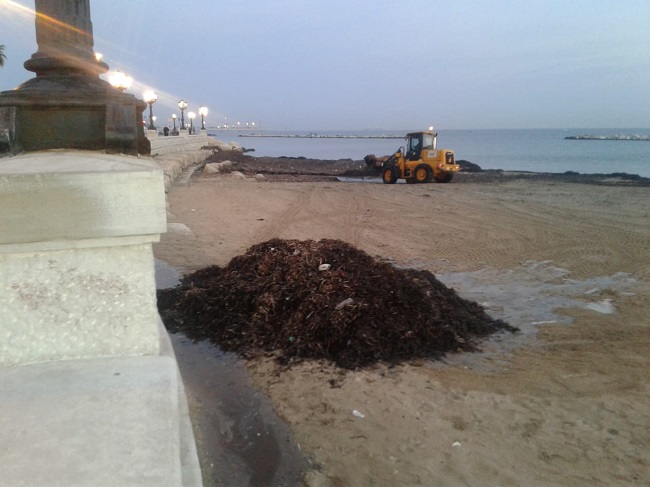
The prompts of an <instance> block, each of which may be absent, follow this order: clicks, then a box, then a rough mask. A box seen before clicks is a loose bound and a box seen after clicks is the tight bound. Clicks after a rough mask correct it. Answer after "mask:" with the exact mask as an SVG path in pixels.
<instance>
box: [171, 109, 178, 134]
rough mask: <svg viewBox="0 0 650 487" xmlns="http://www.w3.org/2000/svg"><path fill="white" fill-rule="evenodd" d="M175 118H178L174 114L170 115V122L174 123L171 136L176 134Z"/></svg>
mask: <svg viewBox="0 0 650 487" xmlns="http://www.w3.org/2000/svg"><path fill="white" fill-rule="evenodd" d="M177 118H178V117H177V116H176V114H175V113H172V122H174V128H173V129H172V135H174V134H177V133H178V132H176V119H177Z"/></svg>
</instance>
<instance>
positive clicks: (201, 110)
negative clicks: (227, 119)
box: [199, 107, 208, 130]
mask: <svg viewBox="0 0 650 487" xmlns="http://www.w3.org/2000/svg"><path fill="white" fill-rule="evenodd" d="M199 115H201V130H205V117H207V116H208V107H201V108H199Z"/></svg>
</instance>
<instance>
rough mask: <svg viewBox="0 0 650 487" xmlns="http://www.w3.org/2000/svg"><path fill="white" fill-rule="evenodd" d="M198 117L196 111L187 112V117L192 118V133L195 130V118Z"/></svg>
mask: <svg viewBox="0 0 650 487" xmlns="http://www.w3.org/2000/svg"><path fill="white" fill-rule="evenodd" d="M195 117H196V113H194V112H188V113H187V118H189V119H190V134H191V133H192V132H194V118H195Z"/></svg>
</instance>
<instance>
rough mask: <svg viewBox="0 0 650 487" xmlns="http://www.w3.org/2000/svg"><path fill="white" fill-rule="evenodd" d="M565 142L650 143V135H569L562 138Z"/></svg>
mask: <svg viewBox="0 0 650 487" xmlns="http://www.w3.org/2000/svg"><path fill="white" fill-rule="evenodd" d="M564 138H565V140H645V141H650V135H639V134H634V135H624V134H615V135H589V134H585V135H569V136H568V137H564Z"/></svg>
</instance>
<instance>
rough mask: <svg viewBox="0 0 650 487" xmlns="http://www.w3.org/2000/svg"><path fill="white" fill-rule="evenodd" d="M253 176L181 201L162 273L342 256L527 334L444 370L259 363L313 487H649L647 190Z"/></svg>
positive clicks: (254, 368) (205, 183)
mask: <svg viewBox="0 0 650 487" xmlns="http://www.w3.org/2000/svg"><path fill="white" fill-rule="evenodd" d="M247 175H248V176H249V177H242V176H239V177H236V176H233V175H231V174H214V175H205V174H198V175H196V176H194V177H193V178H192V179H191V180H190V181H189V182H187V183H183V184H176V185H175V186H174V187H172V189H171V190H170V192H169V194H168V203H169V215H168V221H169V223H170V225H169V232H168V233H167V234H166V235H163V237H162V240H161V242H160V243H159V244H157V245H155V248H154V252H155V256H156V258H158V259H160V260H162V261H164V262H166V263H167V264H168V265H169V266H171V267H174V268H177V269H179V270H181V271H182V272H189V271H193V270H197V269H200V268H203V267H206V266H209V265H213V264H217V265H220V266H224V265H225V264H227V263H228V262H229V261H230V259H231V258H233V257H235V256H237V255H239V254H242V253H243V252H245V251H246V249H248V248H249V247H250V246H251V245H253V244H256V243H259V242H263V241H265V240H268V239H271V238H283V239H315V240H318V239H321V238H333V239H340V240H344V241H346V242H349V243H351V244H353V245H354V246H356V247H358V248H359V249H362V250H364V251H366V252H368V253H369V254H371V255H373V256H378V257H380V258H383V259H389V260H391V261H393V262H394V263H395V264H396V265H399V266H405V267H414V268H418V269H427V270H430V271H431V272H433V273H434V274H435V275H436V276H437V277H438V278H439V279H440V280H441V281H442V282H444V283H445V284H447V285H448V286H450V287H453V288H454V289H456V290H457V291H458V292H459V293H460V294H461V295H462V296H463V297H466V298H468V299H472V300H475V301H477V302H479V303H480V304H482V305H483V306H484V307H485V308H486V310H487V311H488V313H490V315H492V316H493V317H495V318H501V319H504V320H506V321H508V322H509V323H510V324H512V325H514V326H517V327H519V328H521V330H522V331H521V333H519V334H517V335H500V336H498V337H497V338H495V339H493V340H491V341H489V342H486V343H484V344H483V347H482V348H483V352H481V353H473V354H458V355H452V356H449V357H447V359H446V360H445V361H443V362H436V363H429V362H421V363H413V364H404V365H400V366H398V367H392V368H389V367H385V366H376V367H373V368H370V369H365V370H358V371H352V372H346V373H343V372H341V371H340V370H338V369H336V368H335V367H333V366H331V365H329V364H326V363H313V362H312V363H304V364H302V365H298V366H294V367H291V368H289V369H279V368H278V367H277V366H276V364H275V363H274V362H273V361H272V360H271V359H258V360H255V361H252V362H249V363H248V369H249V372H250V375H251V377H252V380H253V382H254V383H255V384H256V385H257V386H258V387H260V388H261V389H262V390H263V391H264V392H265V393H266V394H268V396H269V397H270V398H271V401H272V403H273V405H274V407H275V409H276V411H277V412H278V414H279V415H280V416H281V417H282V418H284V419H285V420H286V421H287V422H288V424H289V426H290V428H291V430H292V432H293V435H294V438H295V441H296V442H297V443H298V444H299V445H300V448H301V450H302V452H304V453H305V454H306V455H307V456H308V457H309V458H310V460H311V462H312V465H313V470H312V471H311V472H309V473H308V474H307V476H306V485H309V486H312V487H316V486H335V487H343V486H346V487H347V486H355V487H357V486H359V487H361V486H368V487H370V486H467V485H471V486H497V485H498V486H549V485H558V486H559V485H563V486H564V485H566V486H590V487H592V486H612V485H617V486H625V485H629V486H633V485H634V486H639V485H650V474H649V473H648V472H650V448H649V447H650V385H649V384H650V353H649V350H650V317H649V316H650V305H649V304H648V303H649V302H650V301H649V298H650V250H649V249H650V224H649V223H650V188H648V187H636V186H632V187H630V186H629V185H626V184H625V183H624V182H623V183H621V184H618V183H617V182H616V181H613V182H612V184H611V185H610V184H599V185H594V184H578V183H572V182H565V181H562V180H558V179H553V178H549V179H547V180H530V179H526V178H523V177H522V178H517V177H516V176H515V177H512V178H508V179H505V180H496V181H495V180H489V179H485V180H483V181H482V180H481V179H480V178H473V179H471V180H470V179H469V178H468V179H467V180H465V181H462V180H460V179H461V178H460V177H459V178H458V181H454V182H452V183H450V184H425V185H406V184H397V185H391V186H388V185H382V184H376V183H368V182H365V183H360V182H340V181H329V180H326V181H322V180H321V181H318V180H303V179H300V180H299V181H298V182H293V181H291V180H287V179H286V178H284V179H283V180H281V181H277V180H273V178H258V179H255V178H254V177H252V174H247ZM459 176H461V175H459ZM385 285H386V286H390V285H391V283H385ZM224 485H228V484H224Z"/></svg>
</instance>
